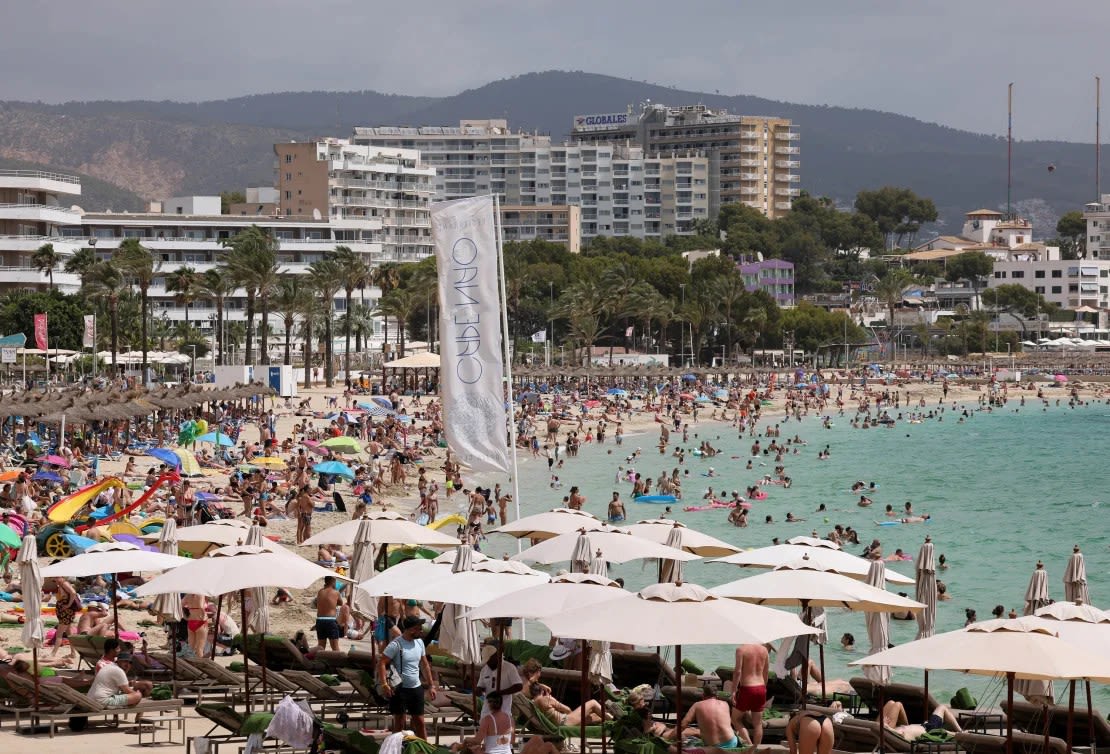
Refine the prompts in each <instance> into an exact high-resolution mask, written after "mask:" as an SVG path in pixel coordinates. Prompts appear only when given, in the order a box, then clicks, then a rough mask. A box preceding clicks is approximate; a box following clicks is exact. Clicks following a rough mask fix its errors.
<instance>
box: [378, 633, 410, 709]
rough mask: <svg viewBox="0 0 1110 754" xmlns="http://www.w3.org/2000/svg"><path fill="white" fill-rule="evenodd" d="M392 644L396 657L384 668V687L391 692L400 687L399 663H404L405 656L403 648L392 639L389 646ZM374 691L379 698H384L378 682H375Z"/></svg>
mask: <svg viewBox="0 0 1110 754" xmlns="http://www.w3.org/2000/svg"><path fill="white" fill-rule="evenodd" d="M394 643H396V644H397V656H396V657H394V658H393V660H392V661H391V662H390V663H389V664H388V665H387V666H386V668H385V685H386V686H389V688H390V690H392V691H396V690H397V688H398V687H399V686H400V685H401V663H402V662H404V654H405V649H404V647H402V646H401V644H400V643H399V642H397V639H394V640H393V641H392V642H390V644H394ZM388 648H389V647H388V646H387V647H386V649H388ZM383 651H384V650H383ZM376 690H377V692H378V695H379V696H382V697H383V698H384V697H385V696H386V695H385V686H382V684H381V682H380V681H378V682H377V685H376Z"/></svg>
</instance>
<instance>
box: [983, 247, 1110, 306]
mask: <svg viewBox="0 0 1110 754" xmlns="http://www.w3.org/2000/svg"><path fill="white" fill-rule="evenodd" d="M1007 284H1011V285H1012V284H1016V285H1020V286H1022V287H1023V288H1028V289H1030V290H1032V291H1034V292H1035V293H1039V294H1041V295H1042V296H1044V298H1045V300H1046V301H1049V302H1050V303H1053V304H1057V305H1059V306H1060V307H1062V308H1064V309H1078V308H1080V307H1082V306H1088V307H1091V308H1093V309H1110V258H1104V259H1059V258H1057V259H1037V260H1029V259H1005V260H999V259H995V262H994V275H993V276H992V277H991V278H990V280H989V284H988V287H991V288H995V287H998V286H1000V285H1007Z"/></svg>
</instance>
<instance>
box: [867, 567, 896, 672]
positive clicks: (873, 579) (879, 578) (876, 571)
mask: <svg viewBox="0 0 1110 754" xmlns="http://www.w3.org/2000/svg"><path fill="white" fill-rule="evenodd" d="M867 583H868V584H870V585H871V586H873V587H875V588H876V589H882V588H883V587H884V586H885V585H886V563H884V562H883V561H882V559H879V558H876V559H875V560H872V561H871V571H870V572H869V573H868V574H867ZM867 639H868V641H869V642H871V649H870V650H869V651H870V653H871V654H875V653H876V652H882V651H883V650H884V649H886V648H887V647H888V646H890V616H889V615H888V614H887V613H885V612H881V613H880V612H873V613H868V614H867ZM863 674H864V675H865V676H867V677H868V678H870V679H871V680H872V681H874V682H876V683H883V684H885V683H890V677H891V674H890V666H889V665H868V666H867V667H865V668H864V669H863Z"/></svg>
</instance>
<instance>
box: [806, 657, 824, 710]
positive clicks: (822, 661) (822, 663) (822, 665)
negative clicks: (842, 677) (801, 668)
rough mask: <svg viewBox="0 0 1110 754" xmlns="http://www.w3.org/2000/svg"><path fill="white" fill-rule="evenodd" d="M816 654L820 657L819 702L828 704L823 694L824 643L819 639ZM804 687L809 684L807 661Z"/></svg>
mask: <svg viewBox="0 0 1110 754" xmlns="http://www.w3.org/2000/svg"><path fill="white" fill-rule="evenodd" d="M817 654H818V656H819V657H820V658H821V704H823V705H826V704H828V703H829V702H828V699H827V698H826V694H825V645H824V644H822V643H821V642H820V641H818V642H817ZM806 673H807V675H806V684H805V685H806V687H807V688H808V686H809V675H808V673H809V663H808V662H807V663H806Z"/></svg>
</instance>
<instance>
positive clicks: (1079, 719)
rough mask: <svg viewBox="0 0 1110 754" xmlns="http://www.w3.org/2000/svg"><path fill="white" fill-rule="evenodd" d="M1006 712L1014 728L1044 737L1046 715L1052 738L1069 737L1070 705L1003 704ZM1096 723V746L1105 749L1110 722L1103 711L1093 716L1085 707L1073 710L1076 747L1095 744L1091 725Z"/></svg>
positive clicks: (1073, 737)
mask: <svg viewBox="0 0 1110 754" xmlns="http://www.w3.org/2000/svg"><path fill="white" fill-rule="evenodd" d="M1002 709H1003V710H1004V711H1005V712H1006V714H1007V715H1010V716H1011V717H1012V718H1013V721H1014V726H1015V727H1018V728H1020V729H1022V730H1023V731H1025V732H1026V733H1032V734H1033V735H1037V736H1043V735H1044V726H1045V716H1046V715H1047V716H1048V732H1049V735H1051V736H1056V737H1057V738H1062V739H1064V740H1065V741H1066V740H1067V736H1068V708H1067V706H1066V705H1060V704H1054V705H1051V706H1049V707H1045V706H1043V705H1040V704H1031V703H1029V702H1022V701H1015V702H1014V706H1013V709H1012V710H1011V708H1010V707H1009V706H1008V705H1006V704H1005V703H1003V705H1002ZM1092 721H1093V722H1094V728H1095V745H1096V746H1098V747H1103V746H1107V745H1110V723H1108V722H1107V721H1106V718H1105V717H1103V716H1102V713H1101V712H1098V711H1097V710H1095V711H1094V714H1093V716H1088V715H1087V709H1086V707H1084V706H1077V707H1076V709H1074V710H1073V711H1072V726H1073V727H1072V739H1071V740H1072V745H1073V746H1090V745H1091V723H1092Z"/></svg>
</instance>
